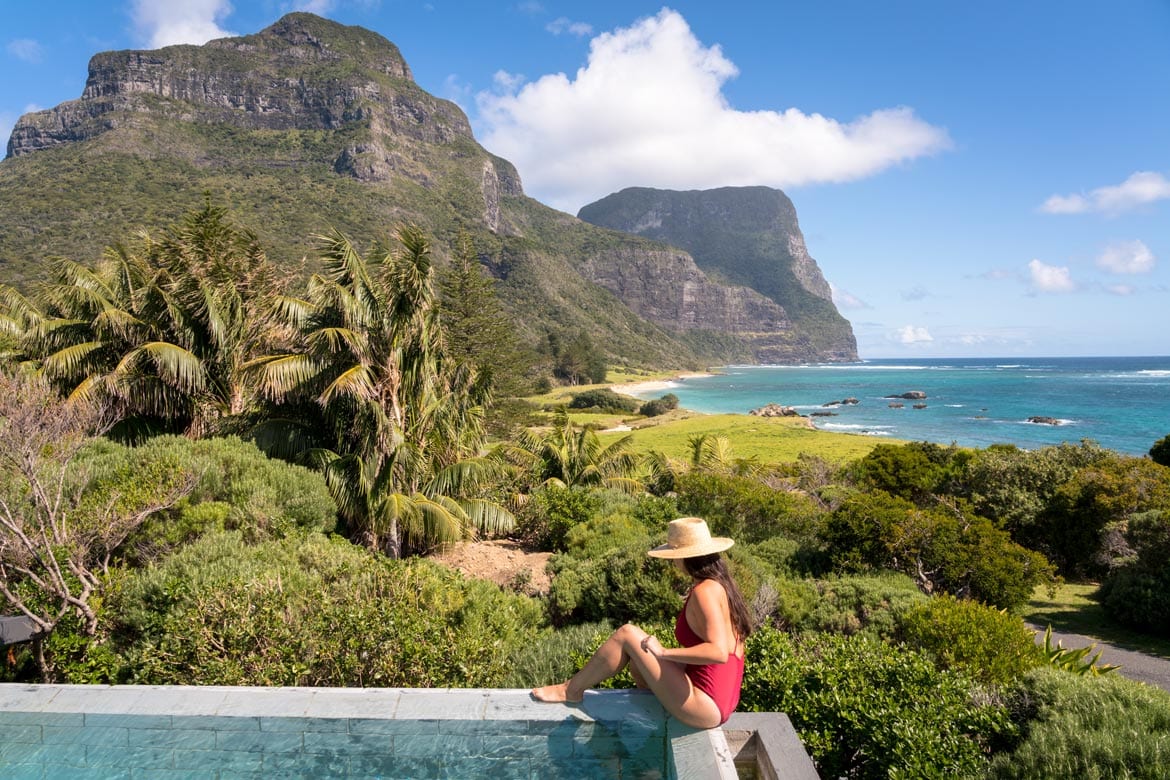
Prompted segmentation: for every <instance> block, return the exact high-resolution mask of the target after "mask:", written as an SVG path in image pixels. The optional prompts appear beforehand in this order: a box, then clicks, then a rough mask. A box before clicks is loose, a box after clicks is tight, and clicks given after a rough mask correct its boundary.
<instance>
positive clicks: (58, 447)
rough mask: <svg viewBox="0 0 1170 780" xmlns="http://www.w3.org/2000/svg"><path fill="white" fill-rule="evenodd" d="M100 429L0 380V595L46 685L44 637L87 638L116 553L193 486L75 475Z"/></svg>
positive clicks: (141, 476) (13, 381)
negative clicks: (29, 634)
mask: <svg viewBox="0 0 1170 780" xmlns="http://www.w3.org/2000/svg"><path fill="white" fill-rule="evenodd" d="M107 419H108V416H107V415H106V414H104V410H103V409H102V408H101V407H99V406H97V405H95V404H93V403H90V402H88V401H86V400H84V399H81V400H74V401H71V402H69V401H62V400H61V399H60V398H58V397H57V395H56V394H55V393H54V392H53V390H52V388H51V387H50V386H49V385H48V383H47V382H46V381H45V379H44V378H43V377H38V376H34V375H30V374H22V375H12V374H8V373H0V595H2V596H3V597H4V599H5V601H6V602H7V604H8V605H9V606H10V607H11V608H14V609H15V610H17V611H18V612H19V613H20V614H22V615H24V616H25V617H27V618H29V619H30V620H31V621H32V622H33V623H35V624H36V626H37V629H38V637H37V639H36V640H35V654H36V657H37V665H38V667H39V668H40V671H41V676H42V678H43V679H44V680H45V681H46V682H48V681H51V680H52V679H53V663H52V659H51V658H49V657H48V656H47V654H46V653H45V649H44V639H45V637H47V636H48V635H49V634H51V633H52V632H53V631H54V630H55V629H56V628H57V626H58V624H59V623H60V622H61V621H62V620H64V619H65V618H67V617H69V616H70V615H73V616H76V617H77V618H78V619H79V621H80V624H81V632H82V633H83V634H84V635H86V636H93V635H94V634H95V632H96V630H97V623H98V613H97V608H96V606H95V602H96V601H97V599H98V597H99V596H100V595H101V593H102V591H103V589H104V587H105V583H106V579H107V577H108V575H109V569H110V563H111V560H112V558H113V556H114V553H115V551H116V550H117V549H118V547H119V546H120V545H121V544H122V542H123V541H124V540H125V539H126V537H127V536H128V535H129V534H130V533H131V532H133V531H134V530H135V529H137V528H138V527H139V526H141V525H142V523H143V522H144V521H145V520H146V519H147V518H148V517H150V516H151V515H152V514H154V513H155V512H158V511H160V510H162V509H165V508H167V507H170V506H173V505H174V503H175V502H176V501H178V500H179V499H180V498H181V497H182V496H184V495H186V494H187V493H188V492H190V490H191V488H192V487H193V486H194V484H195V479H196V477H195V475H194V474H193V473H190V472H184V471H181V470H178V469H171V468H169V465H170V464H168V463H165V462H159V463H156V464H154V468H152V469H149V470H147V471H146V472H145V473H144V472H143V471H138V472H135V473H133V474H125V475H122V477H123V478H122V479H115V480H112V481H111V482H107V483H105V484H94V483H93V482H91V481H90V480H89V479H87V477H86V475H85V474H84V473H78V471H77V470H76V469H75V468H74V466H75V462H76V459H77V455H78V451H79V450H80V449H81V448H82V446H84V445H85V444H87V443H88V442H89V441H90V440H91V439H92V436H93V435H94V434H95V433H96V432H98V431H100V430H101V429H102V428H103V427H105V426H106V424H107Z"/></svg>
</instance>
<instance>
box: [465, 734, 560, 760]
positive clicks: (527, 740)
mask: <svg viewBox="0 0 1170 780" xmlns="http://www.w3.org/2000/svg"><path fill="white" fill-rule="evenodd" d="M548 754H549V740H548V739H547V738H545V737H521V736H504V737H498V738H497V737H485V738H484V740H483V751H482V752H481V753H480V754H479V755H482V756H485V757H487V758H496V759H503V758H541V757H543V756H547V755H548Z"/></svg>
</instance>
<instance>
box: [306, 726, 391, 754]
mask: <svg viewBox="0 0 1170 780" xmlns="http://www.w3.org/2000/svg"><path fill="white" fill-rule="evenodd" d="M393 739H394V737H390V736H387V735H385V734H338V733H334V732H319V731H306V732H305V733H304V744H305V746H304V752H306V753H320V754H323V755H364V754H372V755H380V754H383V753H388V752H390V750H391V747H392V745H393V742H392V740H393Z"/></svg>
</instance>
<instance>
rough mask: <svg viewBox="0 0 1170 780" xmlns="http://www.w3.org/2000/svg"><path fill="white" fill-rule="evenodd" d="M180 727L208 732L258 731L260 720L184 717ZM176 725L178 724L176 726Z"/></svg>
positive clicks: (229, 716) (250, 718) (201, 716)
mask: <svg viewBox="0 0 1170 780" xmlns="http://www.w3.org/2000/svg"><path fill="white" fill-rule="evenodd" d="M182 718H183V719H182V726H183V728H188V729H206V730H208V731H259V730H260V718H254V717H244V716H238V715H184V716H182ZM176 725H178V724H176Z"/></svg>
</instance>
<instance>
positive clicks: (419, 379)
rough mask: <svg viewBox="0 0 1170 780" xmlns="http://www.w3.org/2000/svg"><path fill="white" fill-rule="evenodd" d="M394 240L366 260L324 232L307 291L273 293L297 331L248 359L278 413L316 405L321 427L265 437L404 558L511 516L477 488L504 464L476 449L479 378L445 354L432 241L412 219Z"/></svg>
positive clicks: (376, 542)
mask: <svg viewBox="0 0 1170 780" xmlns="http://www.w3.org/2000/svg"><path fill="white" fill-rule="evenodd" d="M395 237H396V239H397V240H398V243H399V248H398V249H397V250H396V251H390V250H388V249H385V248H382V247H378V248H377V249H376V252H377V255H376V256H375V257H374V259H373V260H372V261H369V262H367V260H365V259H364V258H363V257H362V256H361V254H359V253H358V251H357V250H356V249H355V248H354V247H353V245H352V244H351V243H350V241H349V240H348V239H347V238H345V237H344V236H342V235H341V234H340V233H333V234H332V235H329V236H322V237H320V239H321V242H322V260H323V262H324V270H323V272H322V273H320V274H316V275H314V276H313V277H312V278H311V279H310V280H309V287H308V293H307V296H306V297H305V298H294V297H288V296H283V297H278V298H277V299H276V301H275V311H276V312H277V314H278V316H279V318H280V319H281V320H283V321H284V322H285V323H286V324H287V325H288V326H289V327H291V328H293V329H294V330H295V331H296V338H295V339H294V340H293V341H292V343H291V345H290V349H288V350H286V351H284V352H282V353H279V354H271V355H266V356H264V357H261V358H258V359H256V360H254V361H252V362H251V364H250V368H251V370H252V371H254V372H255V376H256V378H257V383H258V386H259V388H260V390H261V392H262V393H264V394H265V395H266V397H267V398H269V399H270V400H272V401H273V402H275V403H276V404H278V409H279V407H289V406H295V405H297V404H300V405H301V408H304V405H305V404H306V402H312V404H314V405H315V407H316V409H317V411H318V412H319V419H321V420H322V421H323V422H324V423H325V424H326V425H327V428H326V429H324V430H317V431H316V432H314V431H313V429H312V426H311V425H308V426H306V425H304V424H299V423H298V422H296V421H294V420H292V419H291V418H290V417H287V416H286V417H285V418H284V419H283V420H280V421H277V422H276V423H273V424H270V425H268V426H266V427H265V429H263V430H261V431H259V432H258V434H259V439H260V440H261V442H273V441H275V440H280V441H285V442H288V441H295V442H298V444H297V446H298V447H300V448H302V450H303V453H304V455H305V456H307V457H311V458H314V459H316V460H317V461H318V462H319V463H320V464H321V465H322V466H323V468H324V470H325V475H326V480H327V481H328V484H329V486H330V488H331V490H332V491H333V494H334V497H335V498H336V500H337V502H338V506H339V508H340V510H341V513H342V515H343V516H344V517H345V518H346V520H347V521H348V522H349V523H350V524H351V525H352V526H353V527H354V529H355V530H356V531H357V533H358V534H359V535H360V536H361V537H362V538H363V540H364V541H365V542H366V543H367V544H369V545H370V546H373V547H377V548H381V549H384V550H385V551H386V552H388V553H389V554H391V555H394V556H399V555H401V554H402V552H403V551H404V548H416V549H418V548H425V547H427V546H430V545H432V544H435V543H442V542H447V541H452V540H455V539H460V538H463V537H465V536H466V535H468V534H469V533H470V532H471V531H472V530H473V529H476V528H478V529H481V530H487V531H491V532H499V531H502V530H506V529H508V528H510V527H511V524H512V521H513V518H512V515H511V514H510V513H508V512H507V510H505V509H504V508H503V507H501V506H499V505H498V504H495V503H493V502H490V501H486V500H482V499H477V498H475V497H473V494H474V493H475V492H477V491H478V490H479V489H480V488H481V487H482V486H483V484H485V481H486V480H487V479H489V478H491V477H493V476H495V475H496V474H498V473H499V471H500V469H499V468H498V466H497V465H496V464H494V463H493V462H492V461H489V460H487V459H485V458H483V457H480V448H481V447H482V444H483V410H482V407H481V406H480V405H479V404H478V403H477V402H476V398H477V396H476V392H475V389H476V388H475V374H474V372H473V371H472V370H470V369H469V368H467V367H466V366H465V365H461V364H457V363H455V362H454V361H452V360H450V359H449V358H448V357H447V355H446V353H445V349H444V344H443V332H442V328H441V326H440V322H439V314H438V312H439V310H438V305H437V301H436V297H435V293H434V290H433V286H432V267H431V250H430V245H429V242H428V241H427V239H426V237H425V236H424V235H423V233H422V232H421V231H420V230H419V229H418V228H417V227H413V226H403V227H400V228H398V230H397V231H396V234H395ZM374 265H378V266H381V273H379V274H375V273H373V270H372V268H371V266H374ZM290 429H291V430H293V431H294V432H293V433H290ZM297 431H299V432H297ZM314 437H315V438H316V442H317V444H316V446H311V445H312V443H313V441H314Z"/></svg>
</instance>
